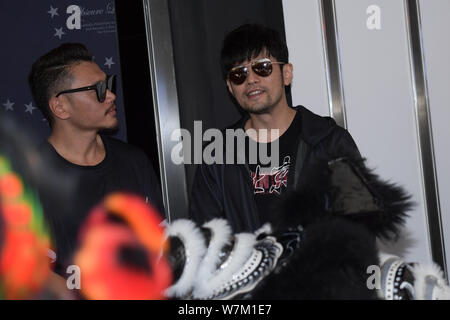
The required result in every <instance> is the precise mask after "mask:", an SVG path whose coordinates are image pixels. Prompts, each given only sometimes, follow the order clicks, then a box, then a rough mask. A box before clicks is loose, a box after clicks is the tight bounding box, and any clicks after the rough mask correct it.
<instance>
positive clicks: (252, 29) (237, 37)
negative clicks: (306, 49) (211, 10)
mask: <svg viewBox="0 0 450 320" xmlns="http://www.w3.org/2000/svg"><path fill="white" fill-rule="evenodd" d="M263 50H267V53H268V54H269V55H270V56H272V57H274V58H276V59H277V60H278V61H280V62H286V63H287V62H289V53H288V48H287V45H286V42H285V40H284V39H283V37H282V36H281V34H280V33H279V32H278V31H276V30H273V29H270V28H267V27H264V26H262V25H259V24H244V25H242V26H240V27H238V28H237V29H235V30H233V31H231V32H230V33H228V34H227V35H226V36H225V39H224V41H223V46H222V52H221V55H220V63H221V67H222V75H223V77H224V79H226V78H227V75H228V71H230V69H231V68H232V67H233V66H234V65H235V64H237V63H241V62H243V61H245V60H251V59H252V58H253V57H256V56H257V55H259V54H260V53H261V52H262V51H263Z"/></svg>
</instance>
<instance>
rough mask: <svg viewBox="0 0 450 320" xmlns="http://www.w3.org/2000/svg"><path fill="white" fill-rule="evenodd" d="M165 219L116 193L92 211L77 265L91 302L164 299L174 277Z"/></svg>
mask: <svg viewBox="0 0 450 320" xmlns="http://www.w3.org/2000/svg"><path fill="white" fill-rule="evenodd" d="M161 222H162V219H161V216H160V215H159V213H158V212H157V211H156V209H154V208H153V207H152V206H150V205H148V204H147V203H145V201H144V200H143V199H141V198H140V197H138V196H134V195H131V194H126V193H114V194H111V195H109V196H107V197H106V199H105V200H104V201H103V202H102V203H101V204H100V205H99V206H97V207H96V208H94V209H93V211H92V212H91V214H90V215H89V218H88V219H87V221H86V223H85V224H84V226H83V228H82V230H81V233H80V238H79V239H80V248H79V250H78V252H77V253H76V254H75V257H74V263H75V265H77V266H78V267H79V268H80V270H81V293H82V294H83V296H84V297H85V298H87V299H112V300H116V299H139V300H141V299H165V296H164V291H165V290H166V289H167V288H168V287H169V286H170V285H171V283H172V271H171V268H170V265H169V263H168V261H167V260H166V257H165V254H166V252H167V243H166V242H165V238H164V229H163V227H161V226H160V224H161Z"/></svg>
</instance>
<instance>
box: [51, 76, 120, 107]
mask: <svg viewBox="0 0 450 320" xmlns="http://www.w3.org/2000/svg"><path fill="white" fill-rule="evenodd" d="M115 79H116V76H115V75H108V76H106V80H102V81H99V82H97V83H96V84H94V85H92V86H87V87H81V88H76V89H69V90H64V91H61V92H58V93H57V94H56V97H58V96H59V95H61V94H63V93H72V92H80V91H87V90H95V92H96V93H97V99H98V101H99V102H100V103H101V102H103V101H105V99H106V90H109V91H111V92H113V93H114V92H115Z"/></svg>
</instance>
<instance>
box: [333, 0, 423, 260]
mask: <svg viewBox="0 0 450 320" xmlns="http://www.w3.org/2000/svg"><path fill="white" fill-rule="evenodd" d="M371 5H377V6H378V7H379V8H380V11H379V12H380V18H381V20H380V22H381V23H380V27H381V28H380V29H374V30H369V28H368V27H367V24H366V21H367V19H369V17H370V14H367V13H366V10H367V8H368V7H369V6H371ZM336 15H337V23H338V30H339V42H340V48H341V61H342V70H343V86H344V94H345V101H346V106H345V108H346V113H347V121H348V129H349V131H350V132H351V133H352V135H353V137H354V138H355V140H356V141H357V144H358V146H359V148H360V150H361V153H362V154H363V155H364V156H365V157H367V159H368V164H369V166H370V167H372V168H375V169H376V172H377V173H378V174H380V175H381V177H383V178H385V179H390V180H392V181H393V182H397V183H398V184H400V185H402V186H404V187H405V188H406V189H407V191H408V192H409V193H411V194H412V196H413V200H414V201H415V202H416V204H417V205H416V207H415V209H414V210H413V211H412V212H411V213H410V214H411V216H410V217H409V219H408V220H407V224H406V228H405V232H404V237H403V239H402V241H400V242H399V243H398V244H397V246H395V248H390V249H392V250H393V252H394V253H398V254H401V255H402V256H403V257H404V258H406V259H407V260H410V261H424V262H427V261H430V260H431V254H430V248H429V239H428V229H427V219H426V213H425V206H424V195H423V186H422V179H421V171H420V158H419V149H418V142H417V126H416V118H415V104H414V96H413V88H412V82H411V70H410V64H409V47H408V38H407V29H406V21H405V8H404V3H403V1H402V0H394V1H393V0H377V1H375V0H359V1H353V0H336Z"/></svg>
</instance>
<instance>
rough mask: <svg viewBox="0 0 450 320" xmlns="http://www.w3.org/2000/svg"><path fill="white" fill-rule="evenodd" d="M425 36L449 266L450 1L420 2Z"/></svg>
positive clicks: (437, 167)
mask: <svg viewBox="0 0 450 320" xmlns="http://www.w3.org/2000/svg"><path fill="white" fill-rule="evenodd" d="M419 3H420V11H421V16H422V32H423V33H422V35H423V44H424V55H425V67H426V71H427V81H428V97H429V105H430V114H431V124H432V129H433V130H432V133H433V140H434V151H435V161H436V171H437V180H438V186H439V197H440V205H441V214H442V224H443V232H444V240H445V247H446V255H447V266H449V265H450V252H449V251H450V166H449V164H450V35H449V33H450V1H449V0H432V1H430V0H426V1H423V0H421V1H420V2H419Z"/></svg>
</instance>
